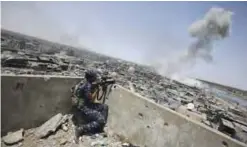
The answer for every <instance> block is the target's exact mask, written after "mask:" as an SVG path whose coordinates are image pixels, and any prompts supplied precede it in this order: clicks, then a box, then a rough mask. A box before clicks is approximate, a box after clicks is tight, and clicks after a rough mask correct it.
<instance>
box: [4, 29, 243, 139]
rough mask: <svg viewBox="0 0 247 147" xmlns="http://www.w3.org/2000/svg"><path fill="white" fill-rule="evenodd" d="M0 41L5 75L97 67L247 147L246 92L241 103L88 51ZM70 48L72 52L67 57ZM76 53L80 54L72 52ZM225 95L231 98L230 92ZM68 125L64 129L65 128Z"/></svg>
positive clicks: (74, 72)
mask: <svg viewBox="0 0 247 147" xmlns="http://www.w3.org/2000/svg"><path fill="white" fill-rule="evenodd" d="M30 38H31V39H30ZM1 39H2V44H1V46H2V50H1V52H2V54H1V61H2V62H1V63H2V68H1V69H2V70H1V73H2V74H13V75H22V74H33V75H35V74H37V75H62V76H76V77H83V76H84V71H85V70H87V69H96V70H98V71H99V73H102V74H108V75H110V76H112V77H114V79H115V80H116V82H117V83H118V84H119V85H121V86H123V87H125V88H127V89H129V90H131V91H132V92H135V93H138V94H140V95H142V96H144V97H146V98H149V99H152V100H153V101H154V102H156V103H159V104H161V105H163V106H165V107H168V108H170V109H172V110H174V111H177V112H179V113H181V114H184V115H185V116H188V117H190V118H191V119H195V120H197V121H200V122H201V123H203V124H205V125H208V126H210V127H212V128H215V129H217V130H219V131H221V132H223V133H225V134H227V135H229V136H231V137H233V138H235V139H238V140H240V141H242V142H245V143H247V139H246V138H247V131H246V130H247V129H246V128H247V123H246V122H247V115H246V114H247V102H246V101H244V100H243V98H245V99H247V94H245V93H242V97H241V98H242V100H241V103H239V102H236V101H235V100H229V99H225V98H224V97H222V94H221V95H219V94H218V92H219V91H220V90H221V91H223V90H222V89H220V90H219V89H217V90H215V88H214V87H210V85H208V86H209V87H210V89H206V88H202V87H196V86H191V85H187V84H184V83H181V82H179V81H176V80H171V79H168V78H166V77H163V76H161V75H159V74H157V73H156V72H155V70H154V69H153V68H151V67H149V66H145V65H138V64H135V63H132V62H127V61H123V60H119V59H115V58H110V57H107V56H104V55H100V54H96V53H93V52H89V51H87V50H83V49H81V50H79V51H78V49H75V48H73V47H69V46H65V45H59V44H56V43H51V42H48V41H44V40H40V39H37V38H35V39H34V38H32V37H27V36H21V35H20V34H18V35H16V34H15V33H13V32H8V31H7V32H6V31H4V32H3V31H2V38H1ZM11 40H14V41H15V42H17V43H16V44H18V42H19V43H20V42H21V44H22V45H13V41H12V42H11ZM23 40H24V42H25V43H23ZM24 44H33V46H34V48H30V47H23V46H25V45H24ZM20 46H22V48H21V47H20ZM37 48H38V50H37ZM68 50H70V54H68V53H67V51H68ZM71 50H74V52H75V53H73V54H72V53H71ZM48 51H49V52H48ZM222 93H226V94H227V95H229V90H228V91H227V92H225V91H223V92H222ZM243 95H244V96H243ZM241 98H240V99H241ZM57 117H58V118H56V119H57V120H59V121H61V120H60V119H61V116H57ZM46 125H47V126H57V125H60V124H59V123H58V124H45V126H46ZM62 126H63V125H62ZM66 127H67V126H63V128H64V129H65V128H66ZM65 130H67V129H65ZM226 130H228V131H226ZM229 130H232V131H229ZM233 130H234V131H233ZM55 131H56V130H51V132H46V133H48V134H50V133H52V132H55ZM68 132H69V130H68ZM39 133H41V134H42V135H41V136H45V135H46V133H45V132H42V131H40V132H39Z"/></svg>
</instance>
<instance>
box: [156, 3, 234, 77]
mask: <svg viewBox="0 0 247 147" xmlns="http://www.w3.org/2000/svg"><path fill="white" fill-rule="evenodd" d="M232 15H233V13H232V12H231V11H228V10H225V9H223V8H216V7H213V8H211V9H210V10H209V11H208V12H207V13H206V14H205V16H204V17H203V18H202V19H201V20H198V21H196V22H194V23H192V24H191V26H190V27H189V29H188V31H189V34H190V36H191V37H192V38H194V39H195V40H194V42H192V43H191V44H190V45H189V47H188V49H187V50H185V52H182V53H178V54H175V55H173V56H172V57H173V58H169V59H167V60H164V59H160V61H158V63H155V64H153V65H152V66H153V67H154V68H155V69H156V70H157V71H158V72H159V73H160V74H162V75H164V76H167V77H174V76H175V77H179V75H180V73H182V72H186V71H187V70H190V69H192V68H193V67H194V66H195V65H196V63H197V62H198V60H203V61H205V62H207V63H211V62H212V61H213V56H212V51H213V44H214V43H215V42H217V41H221V40H223V39H225V38H226V37H228V36H229V35H230V28H231V22H232V21H231V19H232Z"/></svg>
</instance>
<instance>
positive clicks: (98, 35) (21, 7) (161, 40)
mask: <svg viewBox="0 0 247 147" xmlns="http://www.w3.org/2000/svg"><path fill="white" fill-rule="evenodd" d="M213 6H217V7H222V8H225V9H229V10H231V11H232V12H233V13H234V15H233V19H232V28H231V35H230V37H229V38H226V39H225V40H223V41H220V42H218V43H217V44H215V46H214V50H213V57H214V61H213V63H211V64H208V63H205V62H204V61H198V62H197V64H196V66H195V67H194V68H193V69H191V70H188V71H187V72H186V75H187V76H190V77H199V78H202V79H206V80H210V81H214V82H219V83H222V84H226V85H231V86H235V87H239V88H242V89H245V90H247V2H2V5H1V7H2V8H1V10H2V13H1V15H2V20H1V23H2V27H3V28H6V29H9V30H13V31H17V32H21V33H25V34H28V35H33V36H37V37H41V38H46V39H48V40H52V41H60V42H63V43H70V44H73V45H77V46H85V47H88V48H90V49H92V50H94V51H97V52H101V53H104V54H108V55H111V56H115V57H120V58H123V59H126V60H131V61H135V62H139V63H152V62H153V61H154V60H155V59H157V58H168V57H169V56H170V55H171V54H173V55H174V54H175V55H176V53H177V52H181V51H183V50H186V49H187V48H188V46H189V44H190V43H191V41H192V38H191V37H190V35H189V33H188V28H189V26H190V24H192V23H193V22H194V21H196V20H198V19H201V18H202V17H203V16H204V14H205V13H206V12H207V11H208V10H209V9H210V8H211V7H213Z"/></svg>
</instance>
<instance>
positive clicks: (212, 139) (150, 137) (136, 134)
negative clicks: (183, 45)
mask: <svg viewBox="0 0 247 147" xmlns="http://www.w3.org/2000/svg"><path fill="white" fill-rule="evenodd" d="M1 78H2V80H1V82H2V87H1V90H2V93H1V99H2V106H1V115H2V126H1V129H2V130H1V133H2V135H3V134H4V133H6V132H8V131H15V130H18V129H20V128H24V129H27V128H31V127H37V126H39V125H40V124H41V123H43V122H45V121H46V120H48V119H49V118H50V117H51V116H53V115H55V114H57V113H59V112H60V113H68V112H69V111H70V108H71V100H70V95H71V94H70V88H71V87H72V86H73V85H74V84H76V83H77V82H79V81H80V80H81V78H77V77H76V78H74V77H65V76H59V77H57V76H46V75H45V76H44V75H42V76H37V75H35V76H29V75H22V76H12V75H2V76H1ZM107 103H108V104H109V107H110V112H109V118H108V127H109V128H110V129H112V130H113V131H114V132H115V133H116V134H119V135H120V136H123V137H125V138H127V139H128V140H129V141H130V142H132V143H134V144H139V145H141V146H147V147H164V146H165V147H244V146H246V145H245V144H243V143H240V142H238V141H236V140H233V139H232V138H230V137H228V136H226V135H224V134H222V133H220V132H218V131H216V130H213V129H211V128H209V127H207V126H204V125H202V124H200V123H198V122H195V121H192V120H189V119H188V118H187V117H185V116H183V115H181V114H178V113H176V112H174V111H172V110H170V109H168V108H164V107H162V106H161V105H159V104H156V103H154V102H153V101H151V100H149V99H146V98H144V97H141V96H139V95H137V94H134V93H131V92H130V91H128V90H126V89H124V88H122V87H121V86H117V88H116V89H115V90H113V91H112V93H110V95H109V99H108V101H107Z"/></svg>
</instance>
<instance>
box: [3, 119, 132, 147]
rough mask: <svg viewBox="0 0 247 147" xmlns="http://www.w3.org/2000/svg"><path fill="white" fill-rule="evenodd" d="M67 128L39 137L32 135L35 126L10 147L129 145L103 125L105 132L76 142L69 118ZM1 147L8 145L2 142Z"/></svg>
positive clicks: (117, 146)
mask: <svg viewBox="0 0 247 147" xmlns="http://www.w3.org/2000/svg"><path fill="white" fill-rule="evenodd" d="M67 128H68V130H67V131H66V130H63V129H62V128H59V129H58V130H57V131H56V132H55V133H53V134H51V135H49V136H48V137H47V138H44V139H39V138H37V137H36V136H35V135H34V132H35V130H36V128H32V129H28V130H25V131H24V140H23V141H21V142H19V143H17V144H15V145H11V147H99V146H100V147H102V146H106V147H123V146H124V147H130V146H131V145H128V143H124V142H121V141H120V140H121V139H120V138H119V137H118V136H117V135H115V134H113V133H112V132H111V131H110V130H108V128H107V126H106V127H105V129H104V130H105V132H104V133H101V134H94V135H91V136H82V137H81V138H80V141H79V143H78V144H76V143H75V142H74V124H73V123H72V120H71V119H69V121H68V122H67ZM1 146H2V147H9V145H8V146H7V145H5V144H4V143H3V142H2V143H1Z"/></svg>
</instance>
